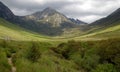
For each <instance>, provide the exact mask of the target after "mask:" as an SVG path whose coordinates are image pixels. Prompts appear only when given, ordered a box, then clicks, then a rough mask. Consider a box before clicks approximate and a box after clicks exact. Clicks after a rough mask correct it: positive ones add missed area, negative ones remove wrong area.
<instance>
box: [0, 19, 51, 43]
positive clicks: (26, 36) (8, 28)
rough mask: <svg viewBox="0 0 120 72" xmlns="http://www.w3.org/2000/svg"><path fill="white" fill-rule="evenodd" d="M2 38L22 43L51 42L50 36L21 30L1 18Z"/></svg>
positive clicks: (0, 29) (0, 32)
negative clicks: (33, 41)
mask: <svg viewBox="0 0 120 72" xmlns="http://www.w3.org/2000/svg"><path fill="white" fill-rule="evenodd" d="M0 38H1V39H5V38H9V39H11V40H17V41H19V40H21V41H32V40H35V41H37V40H39V41H48V40H50V39H49V37H48V36H43V35H40V34H37V33H35V32H31V31H28V30H26V29H23V28H20V27H18V26H16V25H14V24H12V23H10V22H7V21H6V20H4V19H1V18H0Z"/></svg>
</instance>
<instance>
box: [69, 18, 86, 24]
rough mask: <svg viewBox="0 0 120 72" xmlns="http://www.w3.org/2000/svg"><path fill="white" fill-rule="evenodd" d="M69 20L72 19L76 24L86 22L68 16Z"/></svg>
mask: <svg viewBox="0 0 120 72" xmlns="http://www.w3.org/2000/svg"><path fill="white" fill-rule="evenodd" d="M69 20H70V21H72V22H73V23H75V24H78V25H80V24H81V25H84V24H87V23H85V22H83V21H81V20H79V19H74V18H69Z"/></svg>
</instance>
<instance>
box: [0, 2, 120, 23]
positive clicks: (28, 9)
mask: <svg viewBox="0 0 120 72" xmlns="http://www.w3.org/2000/svg"><path fill="white" fill-rule="evenodd" d="M0 1H2V2H3V3H4V4H5V5H7V6H8V7H9V8H10V9H11V10H12V11H13V13H14V14H15V15H19V16H23V15H28V14H31V13H34V12H36V11H41V10H43V9H45V8H46V7H52V8H54V9H56V10H57V11H59V12H61V13H63V14H65V15H66V16H67V17H71V18H78V19H80V20H82V21H85V22H88V23H91V22H93V21H95V20H97V19H99V18H102V17H105V16H107V15H109V14H110V13H112V12H113V11H115V10H116V9H118V8H119V7H120V0H0Z"/></svg>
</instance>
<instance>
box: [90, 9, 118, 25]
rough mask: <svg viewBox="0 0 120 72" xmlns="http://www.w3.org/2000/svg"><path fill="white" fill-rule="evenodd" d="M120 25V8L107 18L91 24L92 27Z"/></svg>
mask: <svg viewBox="0 0 120 72" xmlns="http://www.w3.org/2000/svg"><path fill="white" fill-rule="evenodd" d="M118 23H120V8H119V9H117V10H116V11H114V12H113V13H111V14H110V15H108V16H107V17H105V18H102V19H100V20H97V21H95V22H93V23H91V25H92V26H108V25H112V24H118Z"/></svg>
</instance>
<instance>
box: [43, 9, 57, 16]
mask: <svg viewBox="0 0 120 72" xmlns="http://www.w3.org/2000/svg"><path fill="white" fill-rule="evenodd" d="M42 13H45V14H48V15H51V14H54V13H58V12H57V11H56V10H55V9H53V8H51V7H47V8H45V9H44V10H43V11H42Z"/></svg>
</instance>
